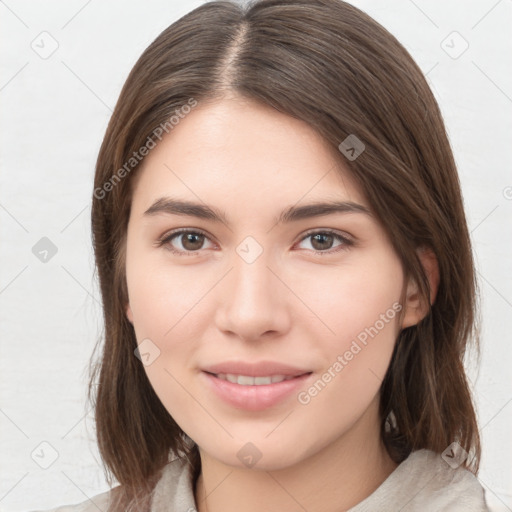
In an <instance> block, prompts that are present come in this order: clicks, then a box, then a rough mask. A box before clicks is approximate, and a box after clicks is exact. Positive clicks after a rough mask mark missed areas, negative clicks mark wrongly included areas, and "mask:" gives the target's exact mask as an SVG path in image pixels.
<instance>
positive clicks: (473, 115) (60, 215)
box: [0, 0, 512, 511]
mask: <svg viewBox="0 0 512 512" xmlns="http://www.w3.org/2000/svg"><path fill="white" fill-rule="evenodd" d="M201 3H202V2H201V1H186V2H185V1H177V0H173V1H169V0H166V1H163V0H152V1H147V2H142V1H139V2H134V1H131V2H126V1H124V2H121V0H115V1H109V2H99V1H98V0H96V1H91V0H89V1H84V0H76V1H75V0H73V1H64V0H60V1H58V0H54V1H51V2H35V1H33V2H30V1H23V0H19V1H15V0H5V1H0V20H1V24H2V26H1V30H0V44H1V46H0V48H1V49H2V58H1V68H0V101H1V106H2V111H1V112H2V125H1V142H2V151H1V154H0V163H1V178H0V179H1V182H0V192H1V197H0V226H1V233H0V236H1V246H0V250H1V254H0V308H1V309H0V315H1V316H0V320H1V338H0V344H1V345H0V350H1V363H0V365H1V366H0V372H1V373H0V375H1V386H0V429H1V430H0V432H1V442H0V450H1V466H0V467H1V469H0V509H1V510H5V511H23V510H25V511H27V510H31V509H42V508H49V507H52V506H57V505H60V504H65V503H75V502H80V501H83V500H86V499H87V498H88V497H91V496H93V495H95V494H97V493H99V492H102V491H104V490H106V489H107V486H106V484H105V481H104V479H103V473H102V470H101V469H100V466H99V456H98V452H97V448H96V445H95V439H94V430H93V423H92V415H91V412H90V411H88V410H86V408H85V391H86V368H87V364H88V359H89V356H90V355H91V352H92V348H93V345H94V343H95V341H96V339H97V338H98V337H99V336H100V335H101V309H100V307H99V297H100V295H99V291H98V287H97V284H96V283H95V281H94V278H93V256H92V248H91V240H90V228H89V218H90V197H91V193H92V180H93V173H94V164H95V159H96V156H97V152H98V149H99V146H100V143H101V140H102V137H103V134H104V132H105V129H106V126H107V122H108V119H109V117H110V115H111V111H112V109H113V107H114V104H115V102H116V100H117V97H118V94H119V92H120V89H121V86H122V84H123V82H124V80H125V78H126V76H127V74H128V72H129V71H130V69H131V67H132V66H133V64H134V63H135V61H136V59H137V58H138V56H139V55H140V53H141V52H142V51H143V50H144V49H145V48H146V46H147V45H148V44H149V43H150V42H151V41H152V40H153V39H154V38H155V37H156V36H157V35H158V34H159V33H160V32H161V31H162V30H163V29H164V28H165V27H167V26H168V25H170V24H171V23H172V22H173V21H175V20H176V19H178V18H179V17H181V16H182V15H183V14H185V13H186V12H188V11H190V10H192V9H193V8H195V7H196V6H198V5H200V4H201ZM352 3H353V4H354V5H356V6H357V7H360V8H362V9H363V10H365V11H366V12H368V13H369V14H370V15H371V16H373V17H374V18H375V19H376V20H377V21H379V22H380V23H382V24H383V25H384V26H385V27H386V28H388V29H389V30H390V31H391V32H392V33H393V34H394V35H396V36H397V38H398V39H399V40H400V41H401V42H402V43H403V44H404V45H405V46H406V48H407V49H408V50H409V51H410V52H411V54H412V55H413V57H414V58H415V59H416V61H417V62H418V64H419V65H420V67H421V68H422V69H423V71H424V72H425V73H426V74H427V77H428V80H429V82H430V84H431V87H432V88H433V91H434V94H435V95H436V97H437V99H438V101H439V102H440V106H441V109H442V111H443V114H444V116H445V121H446V124H447V128H448V131H449V136H450V139H451V142H452V145H453V149H454V152H455V157H456V160H457V163H458V165H459V172H460V177H461V182H462V188H463V194H464V197H465V204H466V209H467V215H468V222H469V226H470V229H471V234H472V239H473V243H474V249H475V254H476V258H477V268H478V275H479V280H480V285H481V290H482V318H483V350H482V360H481V368H480V371H479V372H477V371H476V370H475V367H474V365H469V371H470V378H471V380H472V382H473V384H474V389H475V394H476V400H477V406H478V414H479V421H480V425H481V434H482V439H483V459H482V466H481V472H480V481H481V483H482V485H483V486H484V487H485V488H486V490H487V496H488V500H489V503H490V504H492V510H494V511H505V510H512V491H511V489H512V483H511V482H512V464H511V458H512V457H511V453H512V440H511V435H510V432H511V425H512V404H511V401H512V384H511V379H510V368H511V367H512V365H511V353H512V349H511V347H510V331H511V328H512V321H511V318H512V273H511V271H510V258H511V255H512V254H511V253H512V243H511V229H510V219H511V213H512V175H511V173H510V169H511V161H512V153H511V151H510V147H511V144H510V142H511V134H512V115H511V114H512V73H511V72H510V71H511V70H510V61H509V59H510V55H512V40H511V37H510V27H511V26H512V1H511V0H500V1H496V0H482V1H476V0H473V1H471V2H468V1H463V0H452V1H440V0H439V1H434V2H432V1H427V0H415V1H412V0H389V1H382V0H381V1H379V0H352ZM44 31H46V32H48V34H50V35H48V34H43V35H41V33H42V32H44ZM454 31H456V32H458V33H459V34H460V36H459V35H457V34H453V32H454ZM52 39H53V40H55V41H56V43H55V42H53V41H52ZM443 41H444V43H443ZM464 41H467V44H469V47H468V49H467V50H466V51H465V52H464V53H462V54H460V55H459V53H460V52H461V51H462V50H463V49H464V47H465V44H466V43H465V42H464ZM52 44H54V45H55V44H58V48H57V49H56V51H55V52H54V53H53V54H52V55H50V56H48V55H46V54H45V53H44V52H49V51H50V50H51V49H52ZM31 45H32V46H31ZM41 54H42V56H43V57H47V58H42V57H41V56H40V55H41ZM450 54H451V55H450ZM454 57H457V58H454ZM42 237H48V238H49V239H50V240H51V241H52V242H53V244H55V246H56V248H57V253H56V254H55V255H54V256H53V257H51V258H49V261H47V262H46V263H44V262H42V261H40V260H39V259H38V258H37V257H36V256H35V255H34V254H33V252H32V248H33V247H34V245H35V244H36V243H37V242H38V241H39V240H40V239H41V238H42ZM42 442H46V443H49V445H51V446H49V445H46V444H43V445H40V443H42ZM54 450H55V452H54ZM56 453H58V458H57V459H56V460H55V462H53V464H51V465H50V466H49V467H48V468H47V469H43V468H42V467H40V465H41V464H42V465H48V464H50V463H51V462H52V460H53V459H52V457H53V456H54V455H55V454H56ZM31 454H32V456H31Z"/></svg>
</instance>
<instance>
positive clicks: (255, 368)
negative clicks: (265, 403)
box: [202, 361, 311, 377]
mask: <svg viewBox="0 0 512 512" xmlns="http://www.w3.org/2000/svg"><path fill="white" fill-rule="evenodd" d="M202 370H203V371H205V372H209V373H215V374H216V375H217V374H219V373H230V374H233V375H247V376H249V377H265V376H268V375H285V376H287V377H290V376H291V377H297V376H299V375H304V374H305V373H311V371H310V370H305V369H301V368H298V367H296V366H290V365H288V364H283V363H279V362H275V361H260V362H258V363H246V362H244V361H225V362H223V363H218V364H213V365H209V366H205V367H203V368H202Z"/></svg>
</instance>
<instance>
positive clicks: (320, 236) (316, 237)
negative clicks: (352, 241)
mask: <svg viewBox="0 0 512 512" xmlns="http://www.w3.org/2000/svg"><path fill="white" fill-rule="evenodd" d="M332 238H333V236H332V235H328V234H322V233H317V234H316V235H314V236H313V241H314V242H313V247H315V242H318V241H322V240H323V241H324V242H325V241H326V240H327V242H332ZM315 248H316V249H326V247H325V244H324V245H320V247H315ZM327 248H328V247H327Z"/></svg>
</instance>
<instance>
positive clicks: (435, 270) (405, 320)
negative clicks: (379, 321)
mask: <svg viewBox="0 0 512 512" xmlns="http://www.w3.org/2000/svg"><path fill="white" fill-rule="evenodd" d="M417 253H418V257H419V259H420V261H421V264H422V265H423V268H424V269H425V273H426V275H427V278H428V282H429V286H430V304H426V303H425V301H424V300H423V297H422V296H421V294H420V291H419V286H418V284H417V283H416V281H414V280H413V279H411V280H410V281H409V282H408V283H407V291H406V296H405V308H404V309H405V312H404V315H403V317H402V325H401V328H402V329H405V328H406V327H410V326H412V325H416V324H417V323H419V322H420V321H421V320H422V319H423V318H424V317H425V316H426V315H427V313H428V311H429V306H430V305H432V304H434V301H435V299H436V295H437V290H438V288H439V264H438V261H437V257H436V255H435V254H434V251H432V249H430V248H425V247H422V248H419V249H417Z"/></svg>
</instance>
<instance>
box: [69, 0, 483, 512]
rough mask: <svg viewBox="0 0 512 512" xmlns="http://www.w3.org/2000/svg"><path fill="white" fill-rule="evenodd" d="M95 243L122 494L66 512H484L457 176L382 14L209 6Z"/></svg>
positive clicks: (173, 53) (109, 423)
mask: <svg viewBox="0 0 512 512" xmlns="http://www.w3.org/2000/svg"><path fill="white" fill-rule="evenodd" d="M92 230H93V241H94V249H95V256H96V264H97V269H98V275H99V279H100V284H101V293H102V298H103V307H104V311H105V342H104V347H103V353H102V357H101V361H100V362H99V364H98V366H97V367H96V369H95V372H94V373H93V375H92V380H91V387H90V396H91V398H92V400H93V401H94V404H95V410H96V426H97V435H98V444H99V449H100V452H101V455H102V458H103V461H104V464H105V467H106V470H107V475H108V477H109V482H110V484H112V483H113V482H114V478H115V479H116V480H117V482H118V483H119V484H120V485H119V486H117V487H115V488H114V489H112V490H111V491H109V492H107V493H104V494H102V495H100V496H98V497H96V498H94V499H93V500H92V501H93V502H94V503H93V502H91V501H89V502H84V503H83V504H81V505H77V506H74V507H73V506H72V507H69V508H65V509H61V510H68V509H69V510H72V511H78V510H86V511H89V510H91V511H92V510H97V509H98V508H99V509H100V510H107V509H108V510H109V511H125V510H141V511H142V510H148V511H149V510H151V511H153V512H159V511H163V510H173V511H184V512H185V511H187V510H190V511H191V510H197V511H199V512H206V511H208V512H218V511H223V512H226V511H228V512H229V511H231V510H237V511H240V510H242V511H244V512H250V511H253V510H280V511H286V510H307V511H309V512H314V511H322V512H330V511H340V510H350V511H351V512H361V511H370V510H379V511H396V510H402V511H412V510H414V511H416V510H417V511H420V510H421V511H425V510H436V511H441V510H442V511H448V510H449V511H453V510H464V511H485V510H487V506H486V504H485V497H484V492H483V489H482V487H481V486H480V484H479V482H478V480H477V478H476V476H475V475H476V474H477V471H478V463H479V457H480V444H479V436H478V427H477V423H476V418H475V412H474V408H473V404H472V399H471V394H470V389H469V387H468V382H467V379H466V376H465V373H464V367H463V364H462V358H463V355H464V352H465V348H466V345H467V343H468V342H469V341H470V340H471V339H472V338H475V339H476V336H475V334H476V327H475V322H474V318H475V303H476V300H475V297H476V283H475V272H474V267H473V261H472V253H471V245H470V239H469V235H468V229H467V224H466V219H465V214H464V209H463V203H462V198H461V192H460V187H459V182H458V176H457V170H456V167H455V163H454V159H453V155H452V152H451V149H450V145H449V142H448V139H447V136H446V131H445V128H444V124H443V120H442V116H441V114H440V111H439V108H438V105H437V103H436V101H435V99H434V97H433V95H432V93H431V91H430V89H429V87H428V85H427V83H426V81H425V78H424V76H423V75H422V73H421V70H420V69H419V68H418V66H417V65H416V64H415V63H414V61H413V60H412V58H411V57H410V55H409V54H408V53H407V51H406V50H405V49H404V48H403V46H402V45H401V44H400V43H399V42H398V41H397V40H396V39H395V38H394V37H393V36H392V35H391V34H389V32H387V31H386V30H385V29H384V28H383V27H382V26H380V25H379V24H378V23H376V22H375V21H374V20H373V19H371V18H370V17H368V16H367V15H366V14H364V13H363V12H361V11H360V10H358V9H356V8H354V7H353V6H351V5H349V4H347V3H345V2H342V1H340V0H262V1H259V2H255V3H252V4H250V5H249V6H247V7H242V6H239V5H237V4H235V3H230V2H215V1H214V2H209V3H206V4H204V5H202V6H201V7H199V8H197V9H195V10H193V11H192V12H190V13H188V14H187V15H185V16H184V17H182V18H181V19H180V20H178V21H177V22H176V23H174V24H173V25H171V26H170V27H169V28H168V29H166V30H165V31H164V32H163V33H162V34H161V35H160V36H159V37H158V38H157V39H156V40H155V41H154V42H153V43H152V44H151V45H150V46H149V47H148V49H147V50H146V51H145V52H144V53H143V55H142V56H141V57H140V59H139V60H138V62H137V63H136V65H135V66H134V68H133V70H132V72H131V74H130V76H129V77H128V79H127V81H126V83H125V85H124V88H123V90H122V92H121V95H120V98H119V100H118V103H117V105H116V108H115V111H114V113H113V115H112V119H111V121H110V124H109V126H108V128H107V132H106V134H105V138H104V141H103V144H102V147H101V150H100V154H99V157H98V162H97V168H96V175H95V183H94V194H93V204H92ZM96 384H97V386H96ZM96 388H97V389H96ZM93 389H95V392H94V393H93V392H92V390H93Z"/></svg>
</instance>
